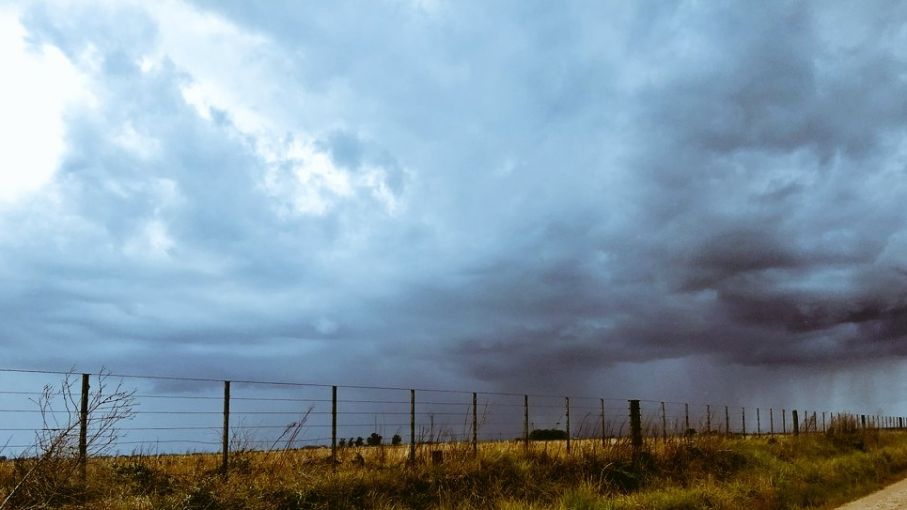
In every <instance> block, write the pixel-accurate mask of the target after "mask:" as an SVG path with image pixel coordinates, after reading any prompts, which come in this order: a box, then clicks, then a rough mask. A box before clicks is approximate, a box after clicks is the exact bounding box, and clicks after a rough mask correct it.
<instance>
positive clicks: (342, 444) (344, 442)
mask: <svg viewBox="0 0 907 510" xmlns="http://www.w3.org/2000/svg"><path fill="white" fill-rule="evenodd" d="M337 446H339V447H341V448H345V447H346V439H343V438H340V442H339V443H337Z"/></svg>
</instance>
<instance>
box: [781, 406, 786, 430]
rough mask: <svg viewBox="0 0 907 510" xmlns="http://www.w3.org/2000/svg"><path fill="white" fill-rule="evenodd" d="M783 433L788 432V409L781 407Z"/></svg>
mask: <svg viewBox="0 0 907 510" xmlns="http://www.w3.org/2000/svg"><path fill="white" fill-rule="evenodd" d="M781 433H782V434H787V411H785V410H784V409H783V408H782V409H781Z"/></svg>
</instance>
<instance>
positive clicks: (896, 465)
mask: <svg viewBox="0 0 907 510" xmlns="http://www.w3.org/2000/svg"><path fill="white" fill-rule="evenodd" d="M434 449H436V450H437V449H441V450H443V462H441V463H440V464H435V463H432V462H431V457H430V452H429V447H428V446H421V447H420V450H419V462H418V463H417V464H416V465H415V466H410V465H408V464H407V463H406V461H405V457H406V454H407V451H408V450H407V447H406V446H405V445H403V446H377V447H362V448H357V447H352V448H349V447H348V448H344V449H342V450H341V451H340V455H339V464H338V465H337V466H336V472H332V471H333V470H332V466H331V461H330V460H329V457H328V456H329V453H328V452H329V450H326V449H308V450H277V451H270V452H239V453H237V454H235V455H234V456H233V458H232V461H231V466H230V469H231V470H230V475H229V478H227V479H226V480H225V479H224V478H223V477H222V476H221V475H220V473H219V471H218V463H219V457H218V456H216V455H159V456H158V455H142V456H129V457H109V458H95V459H92V460H91V462H90V463H89V465H88V473H87V478H88V482H87V485H86V487H85V488H84V489H82V488H81V487H80V484H79V476H78V470H77V469H71V464H65V462H66V459H57V461H58V462H64V464H63V465H50V464H45V465H41V464H39V461H38V460H36V459H19V460H15V461H14V460H9V461H4V462H0V501H3V500H4V499H6V498H7V496H9V495H10V493H11V492H12V491H13V489H14V488H15V487H17V486H18V489H17V490H16V491H15V493H13V494H12V497H11V498H9V500H8V502H7V504H6V507H5V508H38V507H41V508H47V507H50V508H98V509H174V510H176V509H186V510H189V509H199V510H200V509H207V510H219V509H284V510H291V509H304V508H325V509H327V508H331V509H345V508H349V509H353V508H380V509H406V508H414V509H415V508H444V509H487V508H499V509H506V510H510V509H523V508H532V509H609V510H610V509H613V510H617V509H678V510H679V509H695V508H716V509H729V510H730V509H742V508H745V509H753V510H759V509H798V508H833V507H834V506H836V505H837V504H840V503H842V502H845V501H848V500H850V499H853V498H855V497H857V496H860V495H863V494H866V493H868V492H871V491H872V490H874V489H877V488H879V487H881V486H883V485H884V484H885V483H887V482H889V481H891V480H893V479H894V478H897V477H899V476H901V475H902V474H904V473H905V472H907V432H895V431H892V432H882V433H880V432H878V431H867V432H863V431H858V430H848V431H841V430H834V431H833V432H830V433H828V434H810V435H804V436H800V437H774V438H770V437H765V436H763V437H749V438H746V439H741V438H722V437H718V436H710V437H704V436H703V437H693V438H691V439H689V440H688V441H684V440H677V441H672V442H668V443H667V444H664V443H662V442H660V441H659V442H655V441H653V442H650V443H649V444H648V447H647V450H646V451H644V452H642V453H640V454H639V455H637V456H636V457H635V458H634V456H633V454H632V452H631V449H630V448H629V446H628V445H627V444H625V443H623V442H619V443H615V444H610V445H608V446H607V447H605V448H603V447H602V445H601V444H600V443H599V442H597V441H592V440H586V441H575V442H574V450H573V452H572V453H571V454H570V455H569V456H568V455H566V454H565V452H564V451H563V443H561V442H557V441H552V442H548V443H541V442H539V443H534V444H533V445H532V449H531V451H529V452H525V451H524V450H523V448H522V445H521V444H519V443H486V444H482V445H480V447H479V454H478V457H477V458H473V456H472V451H471V449H470V448H469V446H468V445H453V446H451V445H446V446H437V445H436V446H435V447H434ZM436 460H437V459H436ZM67 466H69V467H67Z"/></svg>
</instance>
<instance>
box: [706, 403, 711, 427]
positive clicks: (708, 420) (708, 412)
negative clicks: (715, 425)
mask: <svg viewBox="0 0 907 510" xmlns="http://www.w3.org/2000/svg"><path fill="white" fill-rule="evenodd" d="M705 431H706V433H707V434H711V433H712V406H710V405H709V404H706V405H705Z"/></svg>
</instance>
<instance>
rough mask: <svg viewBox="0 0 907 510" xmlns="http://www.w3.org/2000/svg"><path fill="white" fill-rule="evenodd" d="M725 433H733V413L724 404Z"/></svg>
mask: <svg viewBox="0 0 907 510" xmlns="http://www.w3.org/2000/svg"><path fill="white" fill-rule="evenodd" d="M724 433H725V434H726V435H731V415H730V412H729V411H728V409H727V406H724Z"/></svg>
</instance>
